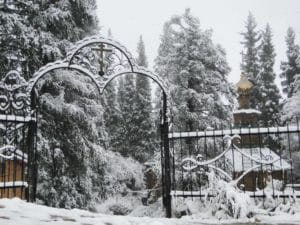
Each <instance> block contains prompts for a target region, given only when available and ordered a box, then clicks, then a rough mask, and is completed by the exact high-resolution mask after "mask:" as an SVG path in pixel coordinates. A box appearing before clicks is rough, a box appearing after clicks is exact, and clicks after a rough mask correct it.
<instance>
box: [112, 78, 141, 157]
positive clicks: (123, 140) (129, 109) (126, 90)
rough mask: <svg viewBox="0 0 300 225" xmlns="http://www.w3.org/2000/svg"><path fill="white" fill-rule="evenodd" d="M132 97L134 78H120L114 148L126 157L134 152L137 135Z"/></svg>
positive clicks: (133, 93)
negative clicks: (118, 120)
mask: <svg viewBox="0 0 300 225" xmlns="http://www.w3.org/2000/svg"><path fill="white" fill-rule="evenodd" d="M134 95H135V84H134V76H133V75H132V74H127V75H125V77H121V78H120V81H119V89H118V95H117V99H118V107H119V109H120V122H119V131H118V135H117V137H116V143H115V148H116V150H117V151H118V152H120V153H121V154H122V155H123V156H126V157H128V156H133V153H134V152H135V151H136V149H135V140H136V136H137V133H136V129H135V126H137V124H136V123H135V121H134V116H135V115H134V112H135V104H134Z"/></svg>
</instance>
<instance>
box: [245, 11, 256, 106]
mask: <svg viewBox="0 0 300 225" xmlns="http://www.w3.org/2000/svg"><path fill="white" fill-rule="evenodd" d="M256 27H257V23H256V21H255V18H254V16H253V14H252V13H251V12H249V14H248V17H247V21H246V24H245V28H246V30H245V31H244V32H242V33H241V35H242V37H243V41H242V42H241V44H242V45H243V47H244V49H243V51H242V52H241V54H242V63H241V71H242V73H243V74H245V75H246V76H247V77H248V79H249V80H250V81H251V82H252V83H254V88H253V91H252V98H251V107H252V108H256V106H257V104H258V101H257V97H258V92H259V90H258V87H257V85H256V82H257V81H256V78H257V75H258V73H259V63H258V50H259V45H258V42H259V40H260V34H259V32H258V31H257V28H256Z"/></svg>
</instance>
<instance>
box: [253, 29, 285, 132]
mask: <svg viewBox="0 0 300 225" xmlns="http://www.w3.org/2000/svg"><path fill="white" fill-rule="evenodd" d="M260 46H261V47H260V51H259V70H260V72H259V74H258V76H257V78H256V88H257V89H258V90H259V91H258V93H257V94H258V95H257V97H258V98H257V102H258V108H259V110H260V111H261V116H260V119H261V121H262V122H263V124H264V125H265V126H274V125H277V124H278V122H279V99H280V93H279V89H278V88H277V86H276V84H275V78H276V74H275V73H274V69H273V67H274V63H275V56H276V54H275V49H274V45H273V43H272V31H271V28H270V26H269V24H267V25H266V28H265V30H264V31H263V32H262V40H261V45H260Z"/></svg>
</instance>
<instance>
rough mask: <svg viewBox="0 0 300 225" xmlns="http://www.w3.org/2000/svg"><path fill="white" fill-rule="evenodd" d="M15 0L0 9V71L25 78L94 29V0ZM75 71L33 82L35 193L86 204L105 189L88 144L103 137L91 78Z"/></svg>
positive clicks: (48, 200) (64, 203) (57, 202)
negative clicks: (36, 121) (36, 102)
mask: <svg viewBox="0 0 300 225" xmlns="http://www.w3.org/2000/svg"><path fill="white" fill-rule="evenodd" d="M14 2H15V4H16V7H12V8H7V7H4V8H1V9H0V12H1V13H0V32H1V33H2V34H3V35H1V36H0V48H1V49H0V65H1V69H2V70H1V72H0V73H1V74H0V76H3V75H5V74H6V73H7V72H8V70H10V69H18V70H19V71H20V72H21V74H22V75H23V76H24V77H25V79H29V78H30V77H31V76H32V75H33V74H34V72H35V71H37V70H38V69H39V68H40V67H41V66H43V65H45V64H46V63H48V62H52V61H55V60H58V59H61V58H63V57H64V56H65V54H66V49H68V47H70V46H71V45H72V44H73V42H74V41H78V40H80V39H82V38H83V37H85V36H87V35H92V34H94V33H96V32H98V31H97V19H96V17H95V9H96V7H95V6H96V4H95V1H94V0H89V1H84V0H77V1H73V0H61V1H52V0H37V1H14ZM19 3H22V4H19ZM9 7H11V5H10V6H9ZM13 59H17V60H13ZM77 75H78V74H77V73H71V72H69V71H59V72H58V73H55V74H51V75H48V76H45V77H44V79H42V80H41V81H40V83H39V84H38V86H37V88H38V91H39V94H40V95H39V99H40V105H39V109H40V113H41V117H39V132H38V135H39V136H38V139H39V144H38V154H39V157H38V158H39V161H38V164H39V176H38V188H37V197H38V198H39V200H41V201H43V202H44V203H45V204H47V205H51V206H57V207H68V208H72V207H80V208H87V207H88V206H89V205H90V204H91V202H93V201H96V200H99V196H100V195H102V194H103V193H104V189H102V188H101V187H100V185H98V184H99V180H103V177H104V174H103V171H102V169H103V161H102V160H101V158H100V156H99V155H97V153H96V152H95V149H94V147H93V145H92V144H91V143H98V140H101V139H102V138H103V133H104V129H103V128H104V127H103V121H102V112H103V109H102V105H101V104H100V102H99V101H98V99H97V95H96V93H97V90H96V88H95V87H94V86H93V85H92V82H91V81H90V80H89V79H86V78H85V77H84V76H77ZM92 184H94V186H93V185H92Z"/></svg>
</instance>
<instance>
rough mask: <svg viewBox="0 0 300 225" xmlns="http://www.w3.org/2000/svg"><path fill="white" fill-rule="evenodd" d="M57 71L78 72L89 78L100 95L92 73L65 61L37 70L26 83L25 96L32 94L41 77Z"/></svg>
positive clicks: (97, 83) (98, 85)
mask: <svg viewBox="0 0 300 225" xmlns="http://www.w3.org/2000/svg"><path fill="white" fill-rule="evenodd" d="M59 69H71V70H75V71H78V72H80V73H82V74H84V75H86V76H88V77H90V78H91V79H92V81H93V82H94V83H95V85H96V86H97V89H98V91H99V93H101V88H100V84H99V82H98V81H97V78H96V76H95V75H94V74H93V73H92V72H90V71H89V70H87V69H85V68H83V67H81V66H78V65H71V66H69V64H68V63H67V62H66V61H56V62H54V63H49V64H47V65H46V66H44V67H42V68H41V69H40V70H38V71H37V72H36V73H34V75H33V77H32V78H31V79H30V80H29V82H28V86H27V94H30V93H31V92H32V90H34V88H35V86H36V84H37V83H38V81H39V80H40V79H41V78H42V77H43V76H45V75H46V74H47V73H49V72H52V71H54V70H59Z"/></svg>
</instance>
